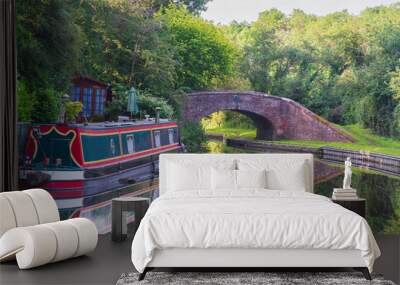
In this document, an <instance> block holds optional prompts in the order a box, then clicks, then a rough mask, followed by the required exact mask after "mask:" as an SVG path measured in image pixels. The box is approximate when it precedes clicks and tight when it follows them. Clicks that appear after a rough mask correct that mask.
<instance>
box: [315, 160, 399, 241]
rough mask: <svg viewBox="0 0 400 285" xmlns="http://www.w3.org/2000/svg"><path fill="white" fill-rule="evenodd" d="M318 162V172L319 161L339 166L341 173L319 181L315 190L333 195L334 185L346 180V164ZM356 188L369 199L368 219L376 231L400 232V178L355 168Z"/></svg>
mask: <svg viewBox="0 0 400 285" xmlns="http://www.w3.org/2000/svg"><path fill="white" fill-rule="evenodd" d="M319 162H320V163H316V164H315V172H318V167H320V165H321V164H322V165H325V167H329V168H332V169H337V170H339V173H340V174H339V175H337V176H336V177H331V178H330V179H328V180H326V181H323V182H320V183H318V182H317V183H316V185H315V186H314V192H315V193H317V194H320V195H324V196H327V197H330V196H331V195H332V190H333V188H334V187H340V185H341V184H342V181H343V174H342V173H343V170H342V169H343V168H342V167H341V166H339V165H333V164H328V163H325V162H322V161H319ZM352 186H353V188H355V189H357V194H358V196H359V197H361V198H365V199H366V201H367V220H368V223H369V225H370V226H371V228H372V231H373V232H374V233H385V234H399V233H400V179H399V178H397V177H391V176H388V175H385V174H378V173H373V172H371V171H368V170H363V169H354V171H353V179H352Z"/></svg>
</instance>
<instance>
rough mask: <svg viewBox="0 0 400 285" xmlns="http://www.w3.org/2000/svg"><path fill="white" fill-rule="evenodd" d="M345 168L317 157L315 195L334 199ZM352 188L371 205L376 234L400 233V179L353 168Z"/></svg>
mask: <svg viewBox="0 0 400 285" xmlns="http://www.w3.org/2000/svg"><path fill="white" fill-rule="evenodd" d="M209 148H210V152H213V153H239V152H246V151H244V150H243V149H238V148H232V147H226V146H225V145H223V144H222V143H221V142H209ZM343 172H344V169H343V166H342V165H340V164H335V163H330V162H325V161H322V160H320V159H317V158H315V163H314V177H315V181H314V182H315V185H314V193H316V194H320V195H324V196H327V197H331V196H332V191H333V188H339V187H341V185H342V183H343ZM352 187H353V188H355V189H357V194H358V196H359V197H360V198H365V199H366V201H367V202H366V203H367V220H368V223H369V224H370V226H371V228H372V230H373V232H374V233H377V234H400V177H395V176H390V175H386V174H382V173H378V172H374V171H370V170H367V169H361V168H356V167H353V176H352Z"/></svg>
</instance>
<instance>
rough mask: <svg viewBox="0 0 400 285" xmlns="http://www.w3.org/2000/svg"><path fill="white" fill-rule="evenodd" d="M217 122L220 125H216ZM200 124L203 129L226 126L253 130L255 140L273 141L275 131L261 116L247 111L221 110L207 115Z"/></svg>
mask: <svg viewBox="0 0 400 285" xmlns="http://www.w3.org/2000/svg"><path fill="white" fill-rule="evenodd" d="M235 115H236V116H235ZM232 118H234V120H232ZM224 120H225V121H224ZM226 120H228V121H226ZM229 120H231V121H229ZM212 121H213V122H212ZM218 121H219V123H220V124H218ZM201 122H202V125H203V127H205V128H206V129H207V128H211V129H212V128H216V127H218V128H220V127H226V126H228V127H232V128H239V129H241V128H248V129H249V131H251V130H252V129H255V132H256V139H260V140H274V138H275V130H274V126H273V124H272V123H271V121H269V120H268V119H267V118H265V117H263V116H261V115H258V114H256V113H253V112H249V111H244V110H237V109H223V110H220V111H216V112H213V113H211V114H208V115H207V116H205V117H203V118H202V119H201Z"/></svg>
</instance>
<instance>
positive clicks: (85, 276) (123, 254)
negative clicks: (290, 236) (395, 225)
mask: <svg viewBox="0 0 400 285" xmlns="http://www.w3.org/2000/svg"><path fill="white" fill-rule="evenodd" d="M377 241H378V244H379V247H380V248H381V251H382V257H381V258H379V259H378V260H377V261H376V264H375V268H374V269H375V270H374V271H375V272H376V273H380V274H383V275H384V277H385V278H386V279H389V280H392V281H394V282H395V283H397V284H400V236H381V237H379V236H378V237H377ZM130 247H131V240H127V241H125V242H121V243H115V242H112V241H111V237H110V235H101V236H100V237H99V243H98V246H97V248H96V250H95V251H94V252H92V253H91V254H89V255H88V256H81V257H77V258H74V259H70V260H66V261H62V262H58V263H53V264H49V265H45V266H42V267H38V268H34V269H29V270H19V269H18V267H17V265H16V263H15V262H8V263H4V264H1V265H0V284H1V285H13V284H38V285H39V284H99V285H100V284H110V285H111V284H115V283H116V282H117V280H118V278H119V277H120V275H121V274H122V273H125V272H132V271H134V270H135V269H134V267H133V265H132V262H131V258H130V252H131V249H130ZM332 270H334V269H332ZM306 271H314V270H312V269H308V270H306ZM338 271H341V270H338Z"/></svg>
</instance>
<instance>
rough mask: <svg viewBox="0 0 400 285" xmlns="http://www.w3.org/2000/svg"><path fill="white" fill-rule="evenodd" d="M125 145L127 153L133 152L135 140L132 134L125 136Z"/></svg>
mask: <svg viewBox="0 0 400 285" xmlns="http://www.w3.org/2000/svg"><path fill="white" fill-rule="evenodd" d="M126 146H127V150H128V153H129V154H131V153H134V152H135V140H134V138H133V135H127V136H126Z"/></svg>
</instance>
